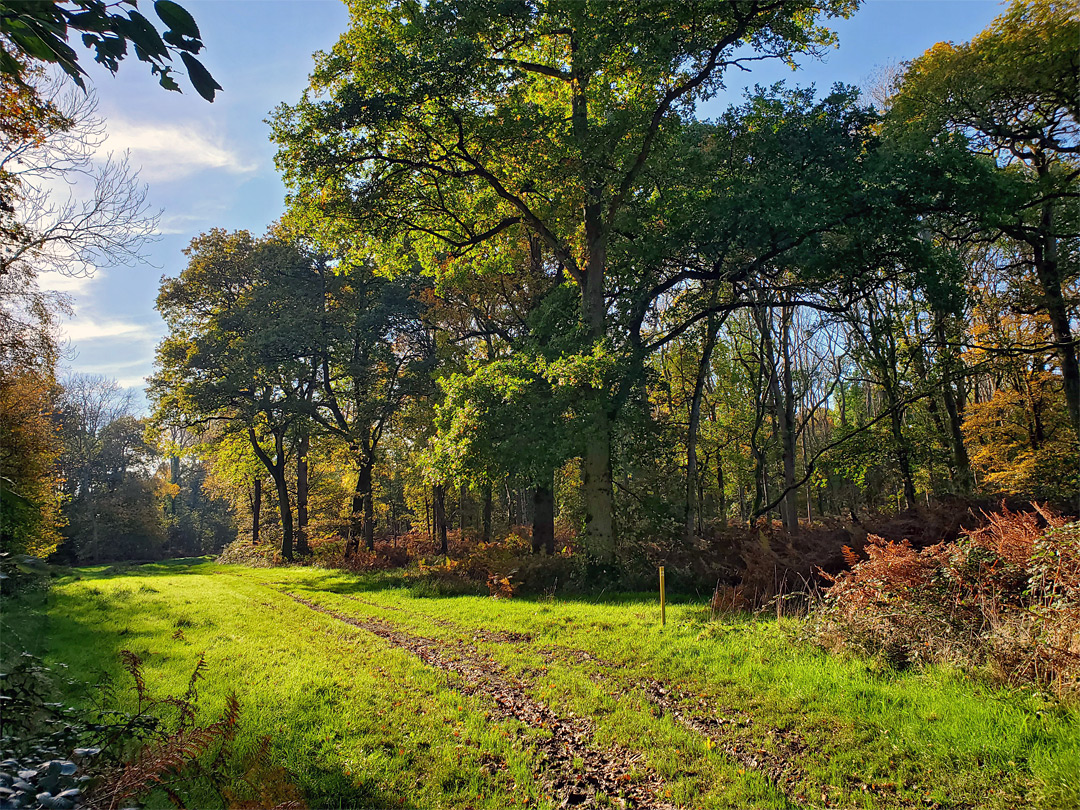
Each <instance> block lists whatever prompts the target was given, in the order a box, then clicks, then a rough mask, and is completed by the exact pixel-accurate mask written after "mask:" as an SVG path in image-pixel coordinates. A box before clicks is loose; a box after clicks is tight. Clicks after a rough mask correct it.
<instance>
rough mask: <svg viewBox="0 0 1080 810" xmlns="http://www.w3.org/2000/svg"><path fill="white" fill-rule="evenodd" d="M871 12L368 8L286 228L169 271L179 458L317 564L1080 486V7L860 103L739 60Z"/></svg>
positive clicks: (284, 168) (597, 564) (1010, 27)
mask: <svg viewBox="0 0 1080 810" xmlns="http://www.w3.org/2000/svg"><path fill="white" fill-rule="evenodd" d="M856 5H857V4H855V3H849V2H841V0H834V1H833V2H827V3H821V2H809V1H807V2H803V1H802V0H791V2H783V3H774V2H765V1H764V0H761V1H760V2H759V1H758V0H752V1H751V2H746V3H731V2H719V1H718V2H695V3H680V4H663V3H661V4H641V3H634V4H628V5H625V6H624V5H620V4H612V3H605V4H599V5H596V6H593V5H590V4H585V3H569V4H563V3H539V2H538V3H520V4H511V5H506V6H499V8H498V9H497V10H493V9H492V8H491V7H489V4H487V3H483V2H475V3H464V4H463V3H455V4H452V5H451V4H443V3H428V4H424V5H417V4H414V3H409V2H392V1H391V0H383V1H382V2H367V3H357V4H354V5H353V6H352V7H351V14H352V20H351V25H350V28H349V30H348V31H347V32H346V33H345V34H343V35H342V37H341V39H340V40H339V42H338V43H337V45H335V47H334V48H333V49H332V50H330V51H329V52H327V53H325V54H320V55H317V59H316V66H315V71H314V73H313V75H312V79H311V86H310V88H309V90H308V91H307V93H306V94H305V95H304V97H303V99H301V101H300V102H298V103H296V104H294V105H283V106H281V107H280V108H279V109H278V110H277V111H275V113H274V115H273V118H272V121H271V123H272V131H273V135H272V137H273V139H274V141H275V143H276V144H277V146H278V156H277V163H278V167H279V169H280V170H281V172H282V174H283V177H284V178H285V180H286V183H287V185H288V187H289V197H288V207H287V212H286V214H285V216H284V217H283V218H282V220H281V221H280V222H278V223H275V225H274V226H273V227H272V228H270V229H269V230H268V231H267V233H266V234H265V235H264V236H260V237H256V236H253V235H251V234H249V233H246V232H236V233H228V232H225V231H222V230H212V231H210V232H208V233H205V234H203V235H201V236H200V237H198V238H197V239H195V240H194V241H193V242H192V244H191V246H190V247H189V249H188V251H187V264H186V267H184V268H183V269H182V270H181V272H180V273H179V274H178V275H177V276H176V277H174V278H167V279H165V280H163V283H162V287H161V291H160V294H159V297H158V309H159V311H160V312H161V314H162V316H163V318H164V319H165V322H166V324H167V325H168V328H169V333H168V336H167V337H166V338H165V339H164V341H163V342H162V343H161V345H160V347H159V349H158V353H157V370H156V372H155V374H154V376H153V377H152V379H151V382H150V388H149V392H150V397H151V400H152V403H153V407H154V413H153V416H152V422H153V424H154V425H155V427H156V429H157V430H158V432H159V433H161V434H164V433H166V432H168V433H169V434H170V435H171V436H172V437H173V438H172V439H171V441H172V442H173V444H169V445H167V447H166V452H167V453H170V454H175V455H176V456H177V457H179V456H181V455H186V456H189V457H192V458H198V459H200V460H201V461H202V462H203V463H205V464H206V465H207V466H208V469H210V470H211V471H212V474H213V475H214V476H215V477H216V478H217V479H218V480H221V481H226V482H228V487H229V492H230V498H231V502H232V505H233V510H234V514H236V515H237V519H238V524H239V525H240V526H246V527H247V528H246V529H242V531H243V533H244V536H245V537H246V538H247V539H248V540H252V541H255V542H263V538H264V536H265V535H266V534H267V528H266V520H265V519H264V517H263V515H262V513H263V510H264V507H263V501H264V498H266V497H267V496H268V495H269V497H270V498H271V499H272V502H273V503H274V505H275V514H276V516H277V519H278V527H277V529H276V530H275V531H274V532H273V538H274V542H275V543H276V544H277V546H278V548H279V549H280V552H281V554H282V556H284V557H285V558H287V559H292V558H293V557H294V556H296V555H299V554H303V553H306V552H307V551H308V550H309V549H310V547H311V546H312V545H313V544H317V543H322V542H324V541H325V540H327V539H330V538H339V539H338V540H337V542H341V543H342V544H343V545H344V547H345V550H346V553H348V554H352V553H354V552H356V551H357V550H358V549H359V548H360V547H361V546H363V547H366V548H368V549H372V548H374V546H375V539H376V537H377V535H387V536H397V535H398V534H399V533H404V532H407V531H418V532H421V533H424V534H429V535H431V538H432V541H433V543H434V546H433V547H434V548H436V549H439V550H442V551H444V552H445V551H446V550H447V548H448V541H447V534H448V531H449V530H451V529H452V527H453V526H454V524H455V522H456V525H457V526H458V527H459V528H460V529H461V531H462V534H463V535H464V534H467V533H471V534H472V535H473V536H474V537H475V539H477V540H479V541H484V542H486V541H490V540H494V539H496V538H497V537H499V536H500V534H505V533H506V532H508V531H510V530H511V529H512V527H513V526H514V525H517V524H521V523H530V522H531V523H532V525H533V528H532V537H533V547H534V550H548V551H549V552H550V551H554V550H555V547H556V540H555V538H556V536H565V537H574V538H576V540H575V543H577V544H579V545H580V548H581V549H582V550H583V552H584V554H585V556H586V557H587V559H588V560H589V562H590V564H591V566H592V568H593V570H594V571H595V572H597V573H602V572H604V571H612V570H614V569H615V568H617V567H620V566H623V565H626V564H628V562H630V561H632V560H634V559H635V558H637V557H640V556H643V555H647V554H649V553H652V550H655V549H656V548H657V547H658V546H659V547H663V546H665V545H667V546H670V545H672V544H691V545H692V544H694V543H697V542H699V540H700V539H702V538H710V537H714V536H715V535H716V534H717V533H722V531H723V529H724V527H725V526H727V525H729V524H735V523H743V524H753V523H754V522H756V521H758V520H761V519H776V520H779V521H781V522H782V524H783V526H784V527H785V528H786V529H787V531H788V532H789V533H790V534H791V535H792V536H793V537H796V536H797V532H798V530H799V528H800V526H805V525H808V524H810V523H813V522H815V521H820V520H823V519H828V518H842V519H845V520H855V521H859V520H861V519H864V518H865V516H866V515H867V514H868V513H872V512H877V511H882V510H901V509H913V508H917V507H918V506H919V505H920V504H928V503H929V502H931V501H932V500H935V499H939V498H941V497H944V496H954V495H955V496H960V497H967V496H972V495H976V494H979V493H983V494H1002V493H1011V494H1017V495H1024V496H1030V497H1039V498H1046V499H1054V500H1059V501H1062V502H1064V503H1073V504H1075V499H1076V498H1077V496H1078V494H1080V480H1078V472H1080V454H1078V446H1080V444H1078V441H1080V369H1078V365H1077V358H1076V338H1075V330H1076V279H1077V274H1078V256H1077V246H1078V244H1080V240H1078V235H1080V232H1078V223H1077V213H1078V210H1077V205H1076V198H1077V194H1078V190H1077V178H1078V176H1080V157H1078V154H1080V137H1078V136H1080V132H1078V129H1077V122H1078V120H1080V116H1078V110H1077V102H1076V99H1077V97H1078V92H1077V91H1078V80H1077V74H1078V56H1077V52H1076V48H1075V42H1076V40H1077V36H1078V34H1080V30H1078V27H1080V24H1078V22H1077V19H1076V17H1075V14H1074V13H1073V12H1072V10H1071V9H1070V8H1068V6H1067V4H1064V3H1059V2H1055V1H1054V0H1017V1H1016V2H1014V3H1012V5H1010V6H1009V7H1008V8H1007V9H1006V10H1005V11H1004V12H1003V13H1002V14H1001V15H1000V16H999V17H998V18H997V19H996V20H995V21H994V22H993V24H992V25H991V26H990V27H988V28H987V30H985V31H984V32H982V33H981V34H980V35H978V36H977V37H975V38H974V39H973V40H972V41H971V42H968V43H964V44H962V45H953V44H949V43H941V44H939V45H937V46H935V47H934V48H932V49H930V50H929V51H928V52H927V53H925V54H924V55H922V56H921V57H919V58H917V59H915V60H913V61H912V62H910V63H907V64H904V65H901V66H899V67H898V68H897V69H895V70H893V71H886V72H885V74H884V75H883V76H882V77H881V79H880V81H879V85H878V86H877V87H874V88H868V90H869V91H870V92H860V91H859V90H858V89H857V88H852V87H843V86H837V87H834V88H832V89H831V90H829V91H828V92H823V93H819V92H817V91H815V90H814V89H803V88H789V87H787V86H785V85H782V84H781V85H775V86H772V87H764V88H763V87H758V88H756V89H755V90H754V91H753V92H751V93H749V94H747V97H746V98H745V99H744V101H743V102H742V103H740V104H738V105H735V106H733V107H731V108H730V109H728V110H727V111H726V112H725V113H723V114H722V115H720V116H719V117H718V118H716V119H715V120H710V121H703V120H700V119H699V118H698V117H697V114H696V111H697V107H698V105H699V104H700V103H701V102H703V101H705V100H707V99H708V98H710V97H711V96H713V95H714V94H715V93H716V92H718V91H719V90H720V88H722V87H723V85H724V82H725V79H726V78H729V77H730V74H731V73H732V72H733V71H738V70H739V69H740V68H744V67H748V66H749V65H750V64H752V62H753V61H756V60H761V59H781V60H786V61H789V62H790V61H792V60H794V59H795V58H796V57H799V56H801V55H805V54H815V53H817V52H819V51H820V50H821V49H823V48H825V47H827V46H828V45H830V44H831V43H832V40H833V37H832V34H831V32H830V31H829V30H828V29H827V28H826V27H825V26H824V25H823V22H826V21H827V18H828V17H830V16H838V15H846V14H850V13H853V12H854V11H855V7H856Z"/></svg>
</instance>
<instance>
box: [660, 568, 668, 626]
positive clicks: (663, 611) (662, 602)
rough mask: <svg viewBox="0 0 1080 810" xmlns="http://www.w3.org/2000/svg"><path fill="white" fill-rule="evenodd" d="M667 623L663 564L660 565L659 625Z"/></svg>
mask: <svg viewBox="0 0 1080 810" xmlns="http://www.w3.org/2000/svg"><path fill="white" fill-rule="evenodd" d="M666 624H667V605H666V603H665V599H664V566H662V565H661V566H660V626H661V627H663V626H664V625H666Z"/></svg>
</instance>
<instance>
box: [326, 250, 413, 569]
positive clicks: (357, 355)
mask: <svg viewBox="0 0 1080 810" xmlns="http://www.w3.org/2000/svg"><path fill="white" fill-rule="evenodd" d="M317 271H318V279H317V281H316V284H318V286H319V296H320V298H321V306H320V310H319V313H318V318H319V323H318V328H319V334H318V337H317V340H318V344H319V350H318V356H317V359H316V362H317V365H318V368H317V370H316V374H317V376H318V384H317V385H316V387H315V388H314V389H313V398H312V407H313V409H314V410H313V412H314V414H315V418H316V419H318V421H319V423H320V425H321V426H322V428H323V429H325V430H326V431H328V432H330V433H331V434H333V435H334V436H336V437H337V438H339V439H341V440H342V441H343V442H344V443H345V444H346V445H347V446H348V448H349V452H350V454H351V455H352V458H353V463H354V465H355V468H356V487H355V490H354V492H353V497H352V510H351V530H350V537H349V542H348V543H347V544H346V553H347V554H349V553H352V552H353V551H354V550H355V549H356V548H358V547H359V543H360V540H361V539H363V542H364V544H365V546H366V547H367V548H368V549H369V550H370V549H373V548H374V547H375V534H374V532H375V518H374V491H373V482H374V475H373V473H374V469H375V463H376V460H377V458H378V452H379V449H380V443H381V441H382V439H383V437H384V435H386V433H387V431H388V429H389V428H390V426H391V423H392V422H393V420H394V419H395V417H396V416H397V415H398V413H399V412H400V410H401V409H402V408H403V407H404V406H405V404H406V403H407V402H408V401H409V400H410V399H411V398H413V397H416V396H419V395H421V394H422V393H424V392H426V390H427V388H428V387H429V386H430V376H429V371H430V369H429V365H430V359H431V355H432V349H431V347H430V346H429V341H428V339H427V334H426V330H425V328H424V325H423V323H422V322H421V319H420V316H421V313H422V309H423V307H422V304H421V302H420V298H419V292H420V290H421V289H422V287H423V286H424V285H423V284H422V283H421V281H420V279H418V278H416V277H414V276H412V275H403V276H401V277H399V278H397V279H395V280H389V279H387V278H385V277H381V276H379V275H377V274H376V273H375V272H374V271H373V268H372V267H371V266H370V264H369V263H367V262H361V263H358V264H355V265H339V266H337V267H329V266H327V265H326V264H325V263H321V264H319V266H318V268H317Z"/></svg>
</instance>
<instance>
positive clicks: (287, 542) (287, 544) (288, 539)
mask: <svg viewBox="0 0 1080 810" xmlns="http://www.w3.org/2000/svg"><path fill="white" fill-rule="evenodd" d="M248 440H249V441H250V442H251V449H252V450H253V451H254V452H255V455H256V456H258V458H259V461H261V462H262V463H263V466H264V467H265V468H266V470H267V472H269V473H270V477H271V478H273V479H274V487H275V488H276V489H277V496H278V513H279V514H280V516H281V556H282V557H284V558H285V559H286V560H289V561H290V562H291V561H292V558H293V521H292V504H291V502H290V499H289V481H288V479H287V478H286V477H285V435H284V428H281V429H279V430H278V431H277V432H276V433H275V434H274V458H273V459H271V458H270V456H269V455H268V454H267V452H266V451H265V450H263V449H262V445H260V444H259V441H258V437H257V436H256V435H255V429H254V428H251V427H249V428H248Z"/></svg>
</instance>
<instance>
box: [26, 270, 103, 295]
mask: <svg viewBox="0 0 1080 810" xmlns="http://www.w3.org/2000/svg"><path fill="white" fill-rule="evenodd" d="M103 275H105V274H104V273H103V272H102V271H100V270H98V271H97V272H94V268H88V269H87V270H86V271H85V272H80V273H78V274H76V275H70V274H68V273H58V272H56V271H55V270H50V271H48V272H45V273H40V274H38V277H37V282H38V287H40V288H41V289H43V290H48V291H51V292H59V293H65V294H68V295H76V296H81V295H85V294H86V292H87V291H88V290H89V289H90V285H91V284H93V283H94V282H95V281H97V280H100V279H101V277H102V276H103Z"/></svg>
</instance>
